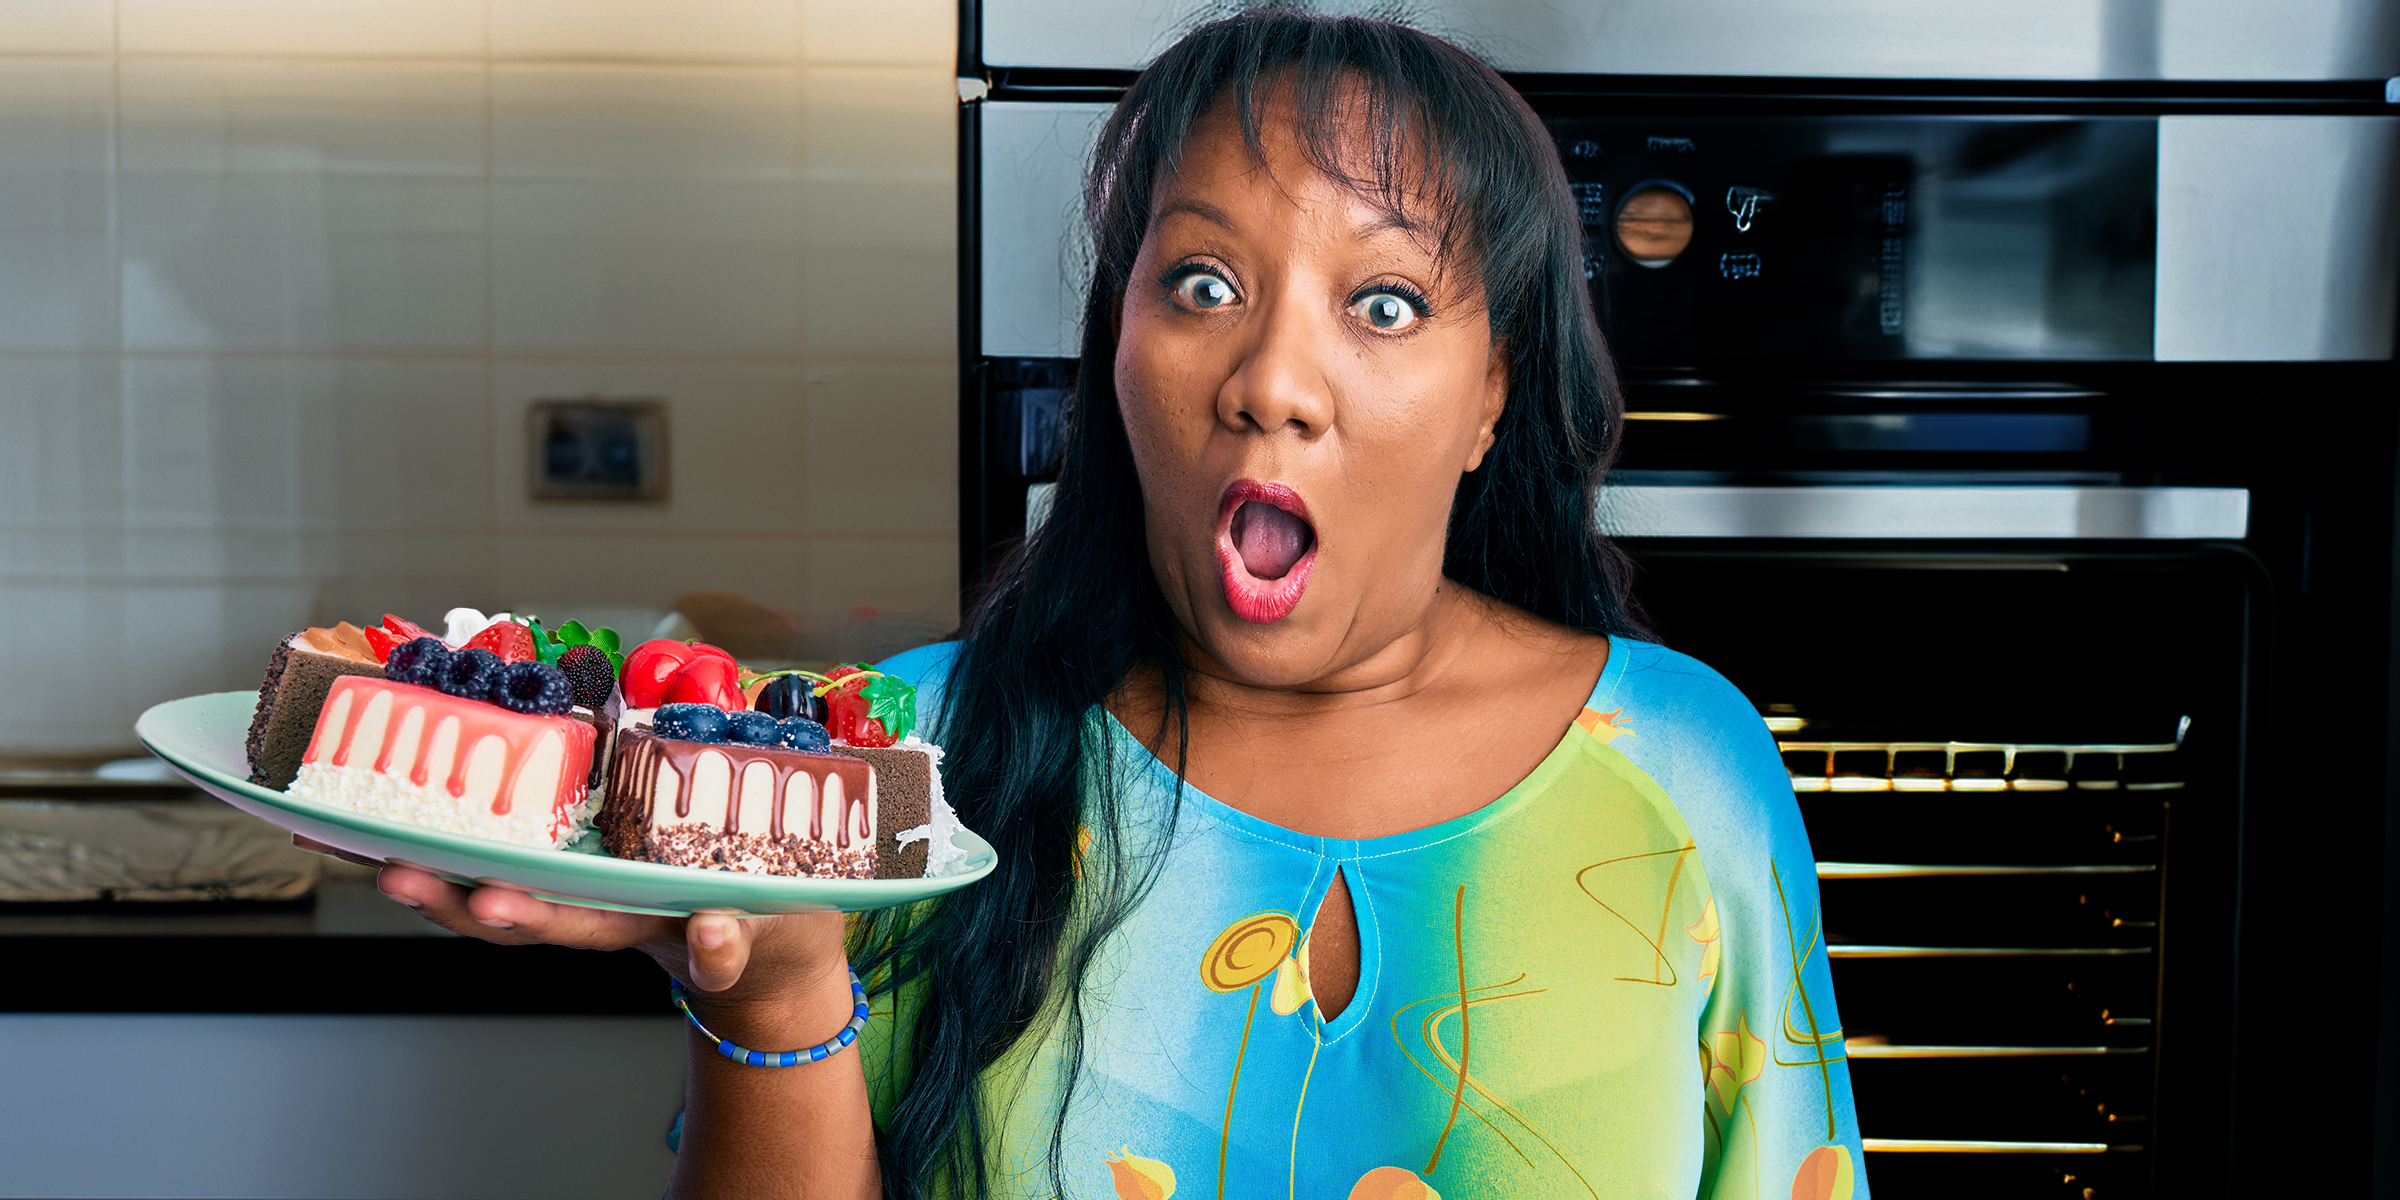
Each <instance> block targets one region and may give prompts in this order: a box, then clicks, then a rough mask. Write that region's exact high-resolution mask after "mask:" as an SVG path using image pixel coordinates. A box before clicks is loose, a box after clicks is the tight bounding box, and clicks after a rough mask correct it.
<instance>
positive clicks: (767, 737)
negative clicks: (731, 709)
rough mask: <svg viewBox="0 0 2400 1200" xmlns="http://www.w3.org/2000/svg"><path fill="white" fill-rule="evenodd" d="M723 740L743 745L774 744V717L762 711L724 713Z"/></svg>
mask: <svg viewBox="0 0 2400 1200" xmlns="http://www.w3.org/2000/svg"><path fill="white" fill-rule="evenodd" d="M725 740H726V741H729V742H740V743H741V744H743V745H745V746H772V745H774V744H775V718H773V717H770V716H768V715H767V714H765V713H763V712H736V713H726V714H725Z"/></svg>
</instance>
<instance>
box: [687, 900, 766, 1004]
mask: <svg viewBox="0 0 2400 1200" xmlns="http://www.w3.org/2000/svg"><path fill="white" fill-rule="evenodd" d="M684 944H685V947H686V949H685V952H686V953H687V954H688V955H689V956H690V957H689V961H690V964H691V966H690V970H691V973H692V986H693V987H696V988H699V989H700V990H701V991H704V992H721V991H724V990H725V989H727V988H729V987H732V986H733V985H734V984H736V983H739V982H741V978H742V972H743V971H744V970H745V969H747V968H748V967H749V965H750V929H749V927H748V926H747V925H746V924H744V922H742V921H741V920H740V919H739V918H737V917H734V916H731V915H729V914H726V913H694V914H692V918H691V920H689V921H686V922H684Z"/></svg>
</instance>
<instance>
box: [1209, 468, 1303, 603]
mask: <svg viewBox="0 0 2400 1200" xmlns="http://www.w3.org/2000/svg"><path fill="white" fill-rule="evenodd" d="M1316 561H1317V530H1316V527H1315V526H1313V525H1311V524H1309V521H1308V506H1307V505H1306V504H1303V503H1301V501H1300V494H1299V493H1298V492H1295V491H1293V490H1292V489H1290V488H1288V487H1285V486H1283V485H1282V484H1279V483H1260V482H1258V481H1257V480H1254V479H1241V480H1236V481H1234V484H1233V486H1231V487H1228V488H1226V489H1225V495H1224V497H1223V499H1222V500H1220V501H1219V503H1218V505H1217V567H1218V570H1219V572H1220V573H1221V574H1222V576H1223V579H1224V583H1225V602H1226V603H1227V604H1229V605H1231V606H1232V607H1233V615H1235V616H1237V617H1240V618H1241V619H1243V620H1245V621H1248V622H1250V623H1252V624H1254V625H1271V624H1273V623H1275V622H1277V621H1280V620H1282V619H1284V618H1285V617H1288V616H1290V615H1292V610H1293V609H1294V608H1297V607H1299V604H1300V593H1301V592H1303V591H1305V590H1307V588H1308V573H1309V569H1310V568H1311V567H1313V566H1314V565H1315V564H1316Z"/></svg>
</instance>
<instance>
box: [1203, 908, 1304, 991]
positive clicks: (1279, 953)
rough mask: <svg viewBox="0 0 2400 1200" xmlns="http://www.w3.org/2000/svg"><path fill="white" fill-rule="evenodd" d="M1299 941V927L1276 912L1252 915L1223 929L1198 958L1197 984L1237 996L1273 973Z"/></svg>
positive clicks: (1288, 918) (1290, 919) (1296, 923)
mask: <svg viewBox="0 0 2400 1200" xmlns="http://www.w3.org/2000/svg"><path fill="white" fill-rule="evenodd" d="M1299 940H1300V923H1299V922H1297V921H1294V920H1293V919H1292V918H1291V917H1290V916H1289V915H1287V914H1285V913H1279V912H1262V913H1252V914H1250V915H1249V916H1246V917H1243V918H1242V919H1241V920H1239V921H1235V922H1234V923H1233V924H1231V925H1228V926H1226V927H1225V931H1224V932H1222V933H1220V934H1218V935H1217V940H1215V941H1213V942H1210V943H1209V944H1208V952H1207V953H1205V954H1202V955H1201V956H1200V982H1201V983H1202V984H1204V985H1206V986H1207V988H1208V990H1210V991H1212V992H1238V991H1240V990H1242V989H1243V988H1246V987H1249V986H1250V985H1252V984H1254V983H1257V982H1258V981H1259V980H1261V979H1265V978H1266V977H1267V976H1269V975H1272V974H1274V973H1275V969H1276V968H1277V967H1279V966H1282V965H1283V956H1284V955H1285V954H1288V953H1290V952H1291V949H1292V944H1293V943H1295V942H1297V941H1299Z"/></svg>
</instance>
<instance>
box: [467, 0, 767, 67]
mask: <svg viewBox="0 0 2400 1200" xmlns="http://www.w3.org/2000/svg"><path fill="white" fill-rule="evenodd" d="M798 26H799V12H798V8H797V4H796V0H683V2H681V3H676V4H659V3H656V2H655V0H493V4H492V57H494V58H497V59H509V58H585V59H589V58H603V59H630V60H676V59H685V60H695V59H696V60H722V61H745V62H756V61H785V60H788V59H790V58H791V57H793V55H794V53H795V51H796V48H797V43H798Z"/></svg>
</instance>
